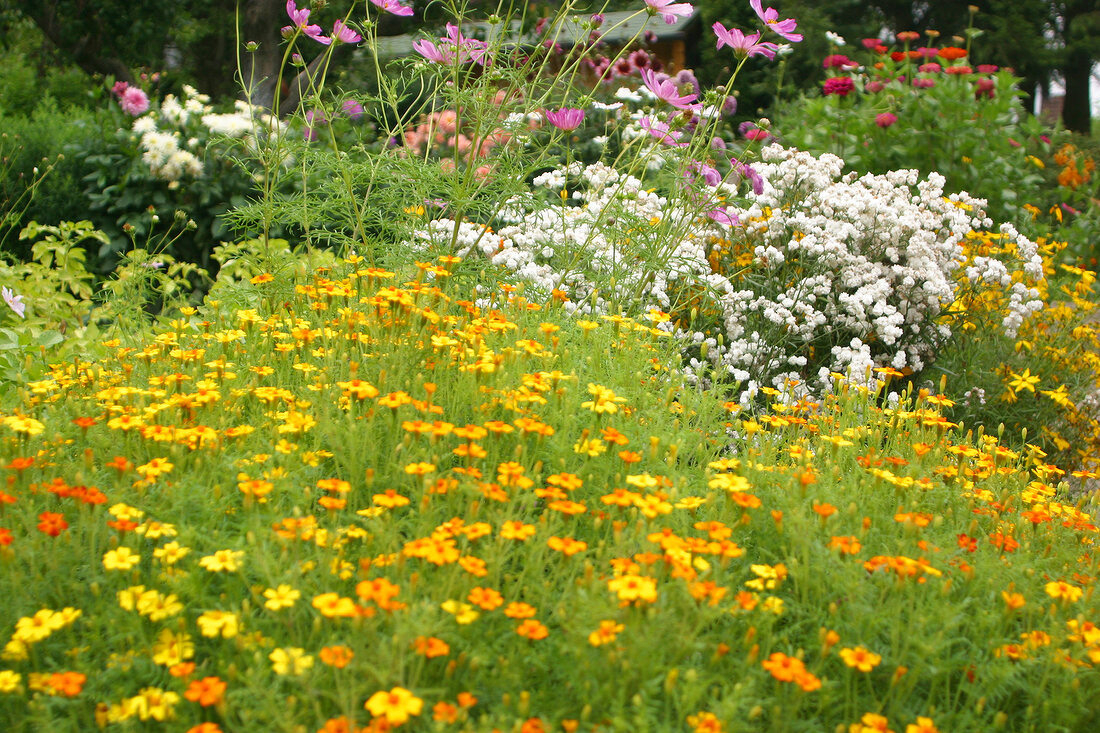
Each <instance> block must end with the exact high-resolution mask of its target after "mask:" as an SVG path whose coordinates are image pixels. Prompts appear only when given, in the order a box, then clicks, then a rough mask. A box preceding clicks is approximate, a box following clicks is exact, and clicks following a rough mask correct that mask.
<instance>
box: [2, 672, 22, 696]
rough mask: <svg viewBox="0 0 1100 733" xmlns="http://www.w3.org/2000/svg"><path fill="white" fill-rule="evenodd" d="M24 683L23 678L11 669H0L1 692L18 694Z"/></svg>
mask: <svg viewBox="0 0 1100 733" xmlns="http://www.w3.org/2000/svg"><path fill="white" fill-rule="evenodd" d="M22 681H23V677H22V675H20V674H19V673H18V672H12V671H11V670H10V669H0V692H3V693H12V692H18V691H19V686H20V683H21V682H22Z"/></svg>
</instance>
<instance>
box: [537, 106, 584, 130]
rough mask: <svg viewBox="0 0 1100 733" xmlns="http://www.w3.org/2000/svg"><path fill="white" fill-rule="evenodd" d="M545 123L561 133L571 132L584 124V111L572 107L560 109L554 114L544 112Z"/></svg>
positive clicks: (548, 111) (547, 111)
mask: <svg viewBox="0 0 1100 733" xmlns="http://www.w3.org/2000/svg"><path fill="white" fill-rule="evenodd" d="M543 114H545V115H546V121H547V122H549V123H550V124H551V125H553V126H554V127H556V128H558V129H559V130H562V131H563V132H572V131H573V130H576V129H577V128H578V127H580V126H581V123H582V122H584V110H583V109H576V108H573V107H562V108H561V109H559V110H558V111H556V112H553V111H551V110H546V111H545V112H544V113H543Z"/></svg>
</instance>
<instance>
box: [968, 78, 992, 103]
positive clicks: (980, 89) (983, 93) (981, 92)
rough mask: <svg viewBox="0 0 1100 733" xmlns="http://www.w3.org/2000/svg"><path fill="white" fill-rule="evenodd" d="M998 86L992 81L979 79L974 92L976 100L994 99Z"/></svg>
mask: <svg viewBox="0 0 1100 733" xmlns="http://www.w3.org/2000/svg"><path fill="white" fill-rule="evenodd" d="M996 86H997V85H996V83H995V82H994V81H993V80H992V79H978V86H977V88H976V89H975V90H974V99H981V98H982V97H986V98H987V99H993V89H994V88H995V87H996Z"/></svg>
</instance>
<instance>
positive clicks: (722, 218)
mask: <svg viewBox="0 0 1100 733" xmlns="http://www.w3.org/2000/svg"><path fill="white" fill-rule="evenodd" d="M707 217H708V218H710V219H713V220H714V221H716V222H718V223H719V224H725V225H726V226H728V227H735V226H737V225H738V224H740V223H741V220H740V219H739V218H737V214H731V213H730V211H729V209H727V208H726V207H725V206H719V207H718V208H716V209H711V210H710V211H708V212H707Z"/></svg>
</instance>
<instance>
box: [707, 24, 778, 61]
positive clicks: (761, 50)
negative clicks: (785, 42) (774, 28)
mask: <svg viewBox="0 0 1100 733" xmlns="http://www.w3.org/2000/svg"><path fill="white" fill-rule="evenodd" d="M711 29H712V30H713V31H714V35H715V36H717V37H718V48H722V46H729V47H730V49H731V50H732V51H733V55H734V56H736V57H737V58H739V59H743V58H748V57H750V56H756V55H760V56H766V57H768V58H769V59H774V58H775V52H776V51H777V50H778V49H779V46H777V45H776V44H774V43H771V42H770V41H765V42H763V43H758V41H759V40H760V34H759V33H753V34H751V35H748V36H746V35H745V34H744V33H742V32H741V31H739V30H738V29H736V28H731V29H729V30H727V29H726V27H725V26H723V25H722V24H721V23H715V24H714V25H712V26H711Z"/></svg>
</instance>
